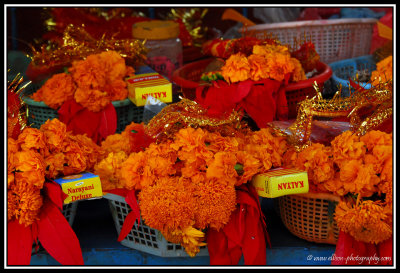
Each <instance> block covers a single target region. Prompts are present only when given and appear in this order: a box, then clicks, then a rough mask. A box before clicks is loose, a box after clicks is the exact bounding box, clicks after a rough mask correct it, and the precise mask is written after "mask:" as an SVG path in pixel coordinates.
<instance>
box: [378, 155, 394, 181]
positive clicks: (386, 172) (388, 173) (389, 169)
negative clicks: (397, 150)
mask: <svg viewBox="0 0 400 273" xmlns="http://www.w3.org/2000/svg"><path fill="white" fill-rule="evenodd" d="M380 178H381V179H382V180H383V181H390V182H393V158H392V157H389V158H388V159H387V160H386V161H385V162H384V163H383V167H382V172H381V175H380Z"/></svg>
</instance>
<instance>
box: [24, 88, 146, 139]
mask: <svg viewBox="0 0 400 273" xmlns="http://www.w3.org/2000/svg"><path fill="white" fill-rule="evenodd" d="M39 88H40V85H38V84H36V85H35V84H32V83H31V84H29V85H28V86H27V87H26V88H25V91H24V95H23V96H22V99H23V101H24V102H25V104H26V105H27V108H28V125H29V126H31V127H33V128H40V126H42V124H44V123H45V122H46V121H47V120H49V119H50V120H51V119H54V118H58V113H57V110H54V109H52V108H50V107H48V106H47V105H46V104H45V103H44V102H43V101H40V102H38V101H34V100H33V99H31V98H30V97H29V96H30V95H32V94H33V93H34V92H36V91H37V90H38V89H39ZM111 103H112V104H113V105H114V107H115V111H116V112H117V130H116V133H121V132H122V131H123V130H124V129H125V127H126V126H127V125H129V124H130V123H131V122H132V121H134V122H135V123H141V122H142V119H143V112H144V107H138V106H136V105H134V104H133V103H132V102H131V100H129V99H125V100H120V101H112V102H111Z"/></svg>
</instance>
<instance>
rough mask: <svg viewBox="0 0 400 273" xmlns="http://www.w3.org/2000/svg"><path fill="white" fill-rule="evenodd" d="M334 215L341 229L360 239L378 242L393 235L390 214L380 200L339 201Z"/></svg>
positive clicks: (367, 241)
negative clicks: (389, 222) (388, 221)
mask: <svg viewBox="0 0 400 273" xmlns="http://www.w3.org/2000/svg"><path fill="white" fill-rule="evenodd" d="M334 217H335V220H336V222H337V225H338V227H339V229H340V230H343V231H344V232H346V233H349V234H350V235H351V236H353V237H354V238H355V239H356V240H358V241H362V242H366V243H373V244H378V243H380V242H382V241H384V240H386V239H388V238H390V236H392V227H391V226H390V225H389V224H388V223H387V218H388V215H387V214H385V213H384V209H383V207H382V206H381V203H380V202H379V201H372V200H365V201H362V202H360V203H359V204H356V205H352V204H350V203H347V202H344V201H342V202H339V204H338V205H337V206H336V209H335V216H334Z"/></svg>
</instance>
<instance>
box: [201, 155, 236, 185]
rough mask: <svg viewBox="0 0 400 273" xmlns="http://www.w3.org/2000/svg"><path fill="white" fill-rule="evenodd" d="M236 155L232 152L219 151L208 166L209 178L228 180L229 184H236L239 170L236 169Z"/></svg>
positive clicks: (207, 173)
mask: <svg viewBox="0 0 400 273" xmlns="http://www.w3.org/2000/svg"><path fill="white" fill-rule="evenodd" d="M236 162H237V160H236V156H235V154H233V153H230V152H217V153H216V154H215V155H214V158H213V159H212V160H211V161H210V163H209V164H208V168H207V172H206V175H207V178H215V179H220V180H222V181H226V182H227V183H228V184H227V185H235V183H236V179H237V176H238V174H237V172H236V170H235V165H236Z"/></svg>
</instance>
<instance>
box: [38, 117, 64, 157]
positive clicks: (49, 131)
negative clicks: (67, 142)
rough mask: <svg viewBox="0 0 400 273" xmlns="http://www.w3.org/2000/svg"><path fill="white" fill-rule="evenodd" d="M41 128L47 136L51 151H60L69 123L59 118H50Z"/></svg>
mask: <svg viewBox="0 0 400 273" xmlns="http://www.w3.org/2000/svg"><path fill="white" fill-rule="evenodd" d="M40 130H41V131H42V132H43V133H44V135H45V137H46V143H47V145H48V147H49V150H50V152H59V151H61V148H62V145H61V144H62V143H63V142H64V139H65V138H66V135H67V125H65V123H63V122H61V121H60V120H59V119H57V118H54V119H51V120H50V119H49V120H47V121H46V122H45V123H44V124H42V125H41V126H40Z"/></svg>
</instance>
